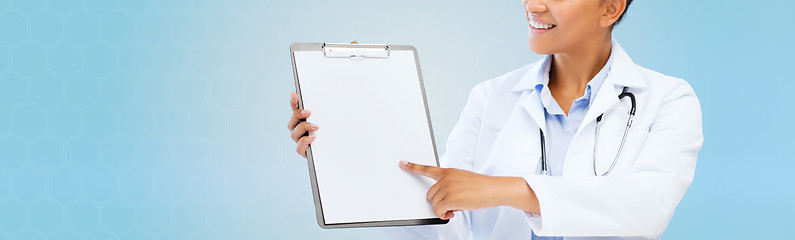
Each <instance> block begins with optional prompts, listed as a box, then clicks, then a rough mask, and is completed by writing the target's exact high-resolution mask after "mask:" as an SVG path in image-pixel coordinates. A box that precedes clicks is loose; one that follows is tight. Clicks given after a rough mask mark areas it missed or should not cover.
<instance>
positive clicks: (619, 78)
mask: <svg viewBox="0 0 795 240" xmlns="http://www.w3.org/2000/svg"><path fill="white" fill-rule="evenodd" d="M612 46H613V49H612V51H611V54H612V58H613V63H612V65H611V67H610V71H609V72H608V73H607V77H606V78H605V81H604V83H602V86H601V87H600V88H599V91H597V94H596V96H595V97H594V100H593V102H592V103H591V106H590V107H589V108H588V112H587V113H586V114H585V118H583V120H582V123H581V124H580V127H579V130H577V134H575V136H578V135H580V132H582V131H583V130H584V129H585V126H587V125H588V124H592V123H594V122H595V121H596V117H599V115H601V114H603V113H605V112H607V111H609V110H610V108H612V107H613V106H615V105H616V104H618V103H619V102H620V101H619V99H618V94H619V93H620V92H621V91H622V90H623V88H624V87H629V88H630V91H636V94H637V91H638V90H640V88H643V87H644V86H645V82H644V81H643V79H641V75H640V73H639V72H638V69H637V66H636V65H635V63H634V62H632V59H630V58H629V55H627V53H626V52H624V49H623V48H621V46H620V45H618V42H616V41H615V40H613V45H612Z"/></svg>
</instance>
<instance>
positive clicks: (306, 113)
mask: <svg viewBox="0 0 795 240" xmlns="http://www.w3.org/2000/svg"><path fill="white" fill-rule="evenodd" d="M301 114H303V115H309V110H306V109H304V110H301Z"/></svg>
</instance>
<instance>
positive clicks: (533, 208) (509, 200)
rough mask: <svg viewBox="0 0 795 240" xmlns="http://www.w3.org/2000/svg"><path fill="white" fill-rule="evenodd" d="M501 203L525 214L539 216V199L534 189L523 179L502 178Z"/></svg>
mask: <svg viewBox="0 0 795 240" xmlns="http://www.w3.org/2000/svg"><path fill="white" fill-rule="evenodd" d="M501 178H502V181H503V182H504V184H500V185H501V186H502V187H501V188H500V194H499V198H498V199H499V203H498V205H501V206H509V207H512V208H516V209H519V210H522V211H525V212H529V213H535V214H539V213H540V209H539V205H538V198H537V197H536V195H535V192H533V189H532V188H530V186H529V185H527V182H526V181H525V180H524V178H521V177H501Z"/></svg>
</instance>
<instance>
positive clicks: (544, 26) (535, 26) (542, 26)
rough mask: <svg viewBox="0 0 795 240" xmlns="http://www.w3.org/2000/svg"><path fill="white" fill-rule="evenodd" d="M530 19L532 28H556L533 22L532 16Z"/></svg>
mask: <svg viewBox="0 0 795 240" xmlns="http://www.w3.org/2000/svg"><path fill="white" fill-rule="evenodd" d="M528 15H529V14H528ZM528 18H529V19H530V26H532V27H533V28H538V29H550V28H552V27H554V26H555V25H549V24H543V23H539V22H536V21H533V17H532V16H528Z"/></svg>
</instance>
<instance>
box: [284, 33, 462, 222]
mask: <svg viewBox="0 0 795 240" xmlns="http://www.w3.org/2000/svg"><path fill="white" fill-rule="evenodd" d="M290 53H291V54H290V55H291V59H292V65H293V75H294V77H295V86H296V93H297V94H298V106H299V108H300V109H309V110H310V111H312V115H311V116H310V117H309V118H308V119H307V121H309V122H312V123H316V124H318V125H319V129H318V131H317V132H316V133H314V134H317V136H318V137H317V138H316V140H315V141H314V142H313V143H312V144H310V145H309V148H308V149H307V152H306V155H307V163H308V166H309V176H310V180H311V185H312V194H313V198H314V203H315V213H316V217H317V223H318V225H319V226H320V227H322V228H324V229H330V228H357V227H383V226H408V225H429V224H446V223H447V222H449V220H442V219H439V218H438V217H436V215H435V214H434V213H433V207H432V206H431V204H430V202H428V200H427V199H426V192H427V190H428V189H429V188H430V186H432V185H433V184H434V183H435V181H434V180H433V179H429V178H426V177H423V176H418V175H414V174H412V173H409V172H407V171H405V170H403V169H401V168H400V167H399V165H398V164H399V161H400V160H406V161H411V162H415V163H418V164H425V165H434V166H439V157H438V153H437V150H436V143H435V140H434V137H433V129H432V126H431V118H430V112H429V109H428V104H427V99H426V97H425V87H424V84H423V82H422V74H421V70H420V64H419V58H418V57H417V49H416V48H414V47H413V46H410V45H386V44H358V43H357V42H352V43H350V44H344V43H342V44H341V43H293V44H292V45H290Z"/></svg>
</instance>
